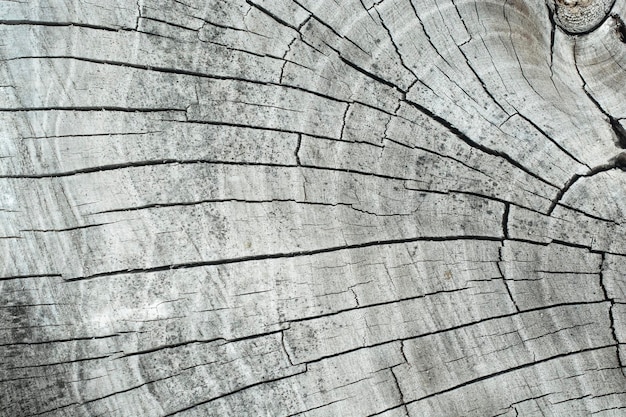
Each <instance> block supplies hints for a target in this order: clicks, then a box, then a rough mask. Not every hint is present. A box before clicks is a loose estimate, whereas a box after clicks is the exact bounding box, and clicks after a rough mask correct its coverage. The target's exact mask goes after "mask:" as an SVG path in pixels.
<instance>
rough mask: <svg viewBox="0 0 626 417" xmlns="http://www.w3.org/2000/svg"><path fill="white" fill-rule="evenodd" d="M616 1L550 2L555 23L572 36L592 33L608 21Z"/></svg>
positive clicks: (572, 0)
mask: <svg viewBox="0 0 626 417" xmlns="http://www.w3.org/2000/svg"><path fill="white" fill-rule="evenodd" d="M613 3H615V0H549V1H548V5H549V6H550V9H552V12H553V13H554V21H555V22H556V24H557V25H559V27H560V28H561V29H563V30H564V31H565V32H567V33H571V34H582V33H587V32H591V31H592V30H594V29H595V28H597V27H598V26H600V24H601V23H602V22H603V21H604V19H606V17H607V16H608V15H609V12H610V11H611V8H612V7H613Z"/></svg>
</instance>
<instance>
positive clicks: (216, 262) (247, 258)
mask: <svg viewBox="0 0 626 417" xmlns="http://www.w3.org/2000/svg"><path fill="white" fill-rule="evenodd" d="M501 239H502V238H501V237H496V236H469V235H461V236H444V237H442V236H432V237H415V238H406V239H390V240H376V241H370V242H365V243H358V244H353V245H344V246H333V247H328V248H322V249H313V250H308V251H298V252H289V253H270V254H264V255H252V256H242V257H238V258H229V259H219V260H212V261H198V262H189V263H182V264H172V265H161V266H155V267H151V268H131V269H120V270H115V271H108V272H100V273H96V274H93V275H86V276H82V277H74V278H65V279H64V281H66V282H73V281H82V280H89V279H94V278H101V277H108V276H116V275H124V274H142V273H150V272H161V271H169V270H174V269H186V268H197V267H203V266H213V265H227V264H233V263H241V262H251V261H263V260H267V259H281V258H295V257H299V256H311V255H317V254H321V253H329V252H338V251H342V250H352V249H360V248H367V247H372V246H382V245H395V244H404V243H414V242H443V241H463V240H468V241H471V240H483V241H497V242H499V241H501Z"/></svg>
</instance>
